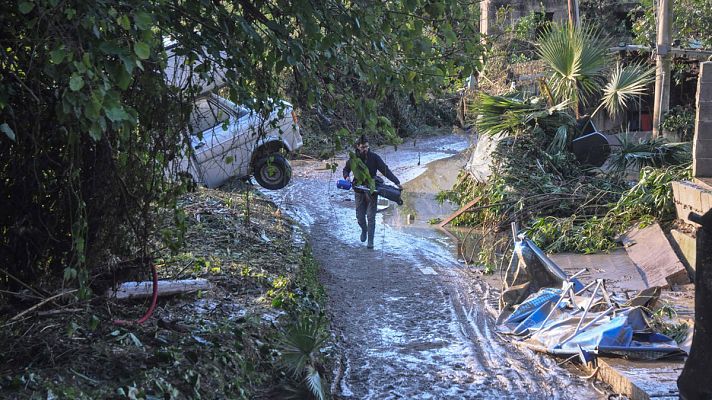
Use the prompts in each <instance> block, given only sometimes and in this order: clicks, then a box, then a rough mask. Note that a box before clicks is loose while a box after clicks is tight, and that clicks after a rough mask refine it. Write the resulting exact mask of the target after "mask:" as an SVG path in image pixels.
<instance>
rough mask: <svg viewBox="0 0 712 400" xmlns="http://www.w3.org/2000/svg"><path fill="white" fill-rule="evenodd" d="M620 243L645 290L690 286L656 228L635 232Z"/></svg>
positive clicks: (681, 265) (657, 227) (680, 263)
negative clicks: (641, 275)
mask: <svg viewBox="0 0 712 400" xmlns="http://www.w3.org/2000/svg"><path fill="white" fill-rule="evenodd" d="M623 243H624V244H625V246H626V252H628V256H629V257H630V259H631V260H633V262H634V263H635V265H637V266H638V268H640V269H641V271H642V273H643V277H644V279H645V280H646V283H647V284H648V285H649V286H651V287H653V286H660V287H669V286H670V285H671V284H684V283H689V282H690V278H689V276H688V275H687V270H686V269H685V266H684V265H683V264H682V262H681V261H680V260H679V259H678V258H677V254H675V251H674V250H673V249H672V246H671V245H670V242H668V240H667V238H666V237H665V234H664V233H663V230H662V229H660V225H658V224H653V225H651V226H648V227H646V228H643V229H638V228H635V229H633V230H631V231H630V232H628V233H627V234H626V235H625V237H624V239H623Z"/></svg>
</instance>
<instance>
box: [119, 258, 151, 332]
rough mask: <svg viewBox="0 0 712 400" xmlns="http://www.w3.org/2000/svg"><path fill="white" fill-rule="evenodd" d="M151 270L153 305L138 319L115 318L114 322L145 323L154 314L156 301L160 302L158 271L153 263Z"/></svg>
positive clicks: (127, 323) (126, 323) (122, 323)
mask: <svg viewBox="0 0 712 400" xmlns="http://www.w3.org/2000/svg"><path fill="white" fill-rule="evenodd" d="M151 272H152V273H153V297H152V298H151V306H150V307H148V310H147V311H146V314H144V316H143V317H141V318H139V319H137V320H136V321H128V320H125V319H115V320H114V324H116V325H133V324H138V325H140V324H143V323H144V322H146V321H147V320H148V319H149V318H151V315H152V314H153V311H154V310H155V309H156V303H157V302H158V272H157V271H156V266H155V265H154V264H153V263H151Z"/></svg>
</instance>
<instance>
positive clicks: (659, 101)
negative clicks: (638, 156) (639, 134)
mask: <svg viewBox="0 0 712 400" xmlns="http://www.w3.org/2000/svg"><path fill="white" fill-rule="evenodd" d="M671 24H672V0H658V34H657V46H656V49H655V50H656V51H655V54H656V55H655V99H654V103H653V137H654V138H657V137H660V136H661V135H662V132H661V129H660V123H661V122H662V119H663V116H664V115H665V113H666V112H667V111H668V109H670V25H671Z"/></svg>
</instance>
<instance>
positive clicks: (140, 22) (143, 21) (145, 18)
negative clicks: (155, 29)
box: [134, 11, 153, 31]
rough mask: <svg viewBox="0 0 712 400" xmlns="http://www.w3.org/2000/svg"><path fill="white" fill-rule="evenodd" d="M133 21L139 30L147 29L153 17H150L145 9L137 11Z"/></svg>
mask: <svg viewBox="0 0 712 400" xmlns="http://www.w3.org/2000/svg"><path fill="white" fill-rule="evenodd" d="M134 23H135V24H136V27H137V28H138V29H141V30H144V31H145V30H148V29H151V27H152V26H153V18H152V17H151V14H149V13H147V12H145V11H139V12H137V13H136V15H134Z"/></svg>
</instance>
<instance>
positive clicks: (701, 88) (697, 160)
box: [692, 61, 712, 178]
mask: <svg viewBox="0 0 712 400" xmlns="http://www.w3.org/2000/svg"><path fill="white" fill-rule="evenodd" d="M692 154H693V161H692V173H693V175H694V177H695V178H710V177H712V61H707V62H703V63H700V76H699V79H698V81H697V118H696V120H695V139H694V144H693V148H692Z"/></svg>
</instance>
